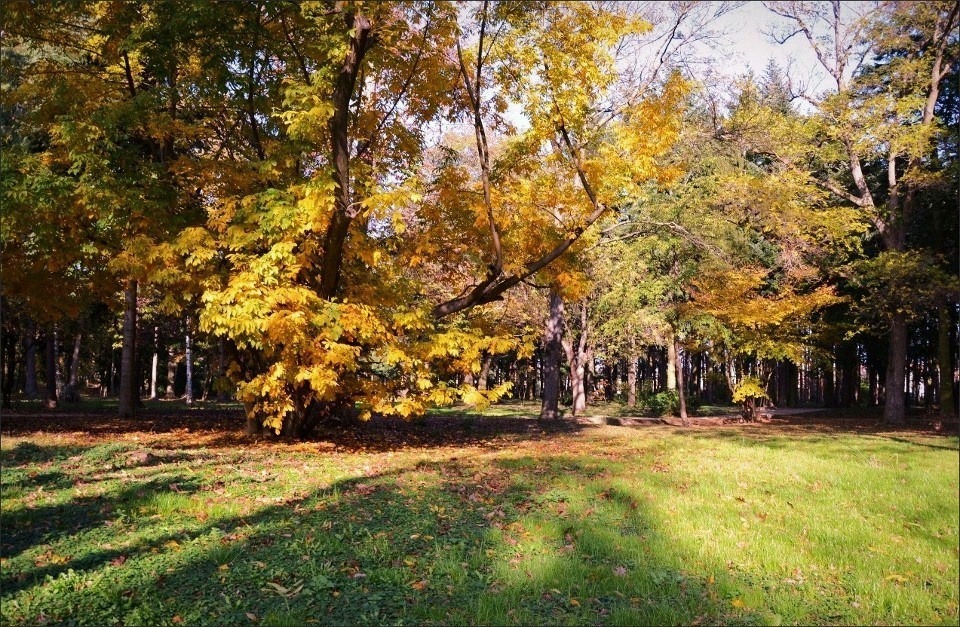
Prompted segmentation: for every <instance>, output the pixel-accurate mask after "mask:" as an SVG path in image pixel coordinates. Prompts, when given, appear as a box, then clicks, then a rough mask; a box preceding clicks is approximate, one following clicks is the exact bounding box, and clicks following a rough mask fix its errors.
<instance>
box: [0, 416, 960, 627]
mask: <svg viewBox="0 0 960 627" xmlns="http://www.w3.org/2000/svg"><path fill="white" fill-rule="evenodd" d="M493 411H498V410H497V409H494V410H493ZM499 411H510V410H505V409H504V408H499ZM507 415H508V416H510V415H514V414H509V413H508V414H507ZM507 419H509V418H507ZM38 420H39V419H38ZM435 420H437V421H440V422H439V423H438V424H439V427H438V428H442V429H446V433H445V439H444V441H443V442H439V443H432V444H428V445H427V444H425V445H422V446H413V447H406V446H397V445H392V444H389V442H388V443H386V444H385V443H384V441H377V442H372V443H370V446H364V445H363V443H362V442H361V443H359V444H356V445H349V446H347V445H343V444H342V443H338V442H331V441H316V442H310V443H306V444H280V443H256V442H245V441H243V439H242V438H235V439H233V440H225V439H224V438H222V437H219V436H214V435H213V434H205V433H202V432H198V431H197V430H196V429H194V430H187V429H186V428H177V429H173V430H170V431H167V432H160V433H148V432H145V431H144V432H130V433H123V434H121V435H112V436H110V437H105V436H96V437H94V436H91V434H90V433H89V432H87V431H76V432H70V431H64V432H61V433H56V434H38V433H37V434H24V433H19V434H18V435H5V436H4V438H3V442H2V465H3V474H2V493H0V496H2V529H3V537H2V540H0V552H2V563H0V565H2V581H0V584H2V600H3V603H2V621H3V623H4V624H11V623H36V622H38V621H39V622H61V621H62V622H75V623H82V624H97V625H102V624H114V623H118V622H119V623H123V624H125V625H137V624H157V623H161V624H176V623H184V624H303V623H340V624H354V623H358V622H360V623H383V622H387V623H482V624H491V623H493V624H514V623H516V624H541V623H551V624H560V623H563V624H583V623H590V624H594V623H603V624H615V625H616V624H637V623H645V624H648V623H683V624H689V623H698V622H703V623H733V624H781V623H782V624H788V623H846V624H849V623H921V624H957V622H958V606H957V601H958V583H957V581H958V576H960V572H958V526H960V520H958V518H960V514H958V500H960V495H958V473H960V468H958V451H957V446H958V442H957V438H956V437H944V436H931V435H919V434H916V433H880V432H872V433H855V432H827V431H824V430H820V429H792V428H788V427H787V426H784V425H778V424H773V425H759V426H742V427H741V426H737V427H723V428H716V427H713V428H691V429H677V428H673V427H667V426H651V427H642V428H625V427H608V426H604V427H581V428H568V429H562V430H548V431H541V430H540V428H539V427H538V426H537V425H535V424H534V423H533V422H532V421H531V422H530V423H529V424H528V425H524V427H523V428H522V429H513V430H504V431H503V432H498V431H497V429H496V428H493V429H489V428H486V427H489V424H488V423H490V422H493V421H497V420H505V419H504V418H468V419H466V420H464V419H454V418H438V419H435ZM484 421H486V422H484ZM239 425H240V419H239V418H238V419H237V426H238V427H239ZM454 425H459V426H457V427H456V428H455V427H454ZM481 427H484V428H481Z"/></svg>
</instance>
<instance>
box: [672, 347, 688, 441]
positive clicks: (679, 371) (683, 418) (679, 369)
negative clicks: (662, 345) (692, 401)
mask: <svg viewBox="0 0 960 627" xmlns="http://www.w3.org/2000/svg"><path fill="white" fill-rule="evenodd" d="M672 335H673V356H674V360H673V367H674V369H675V371H676V375H677V393H678V395H679V396H680V422H682V423H683V425H684V426H689V425H690V420H689V419H688V418H687V393H686V391H685V390H684V389H683V388H684V385H683V381H684V378H683V360H682V359H680V358H679V357H680V340H679V339H678V338H677V334H676V333H673V334H672Z"/></svg>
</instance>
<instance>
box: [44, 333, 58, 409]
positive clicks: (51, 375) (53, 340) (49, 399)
mask: <svg viewBox="0 0 960 627" xmlns="http://www.w3.org/2000/svg"><path fill="white" fill-rule="evenodd" d="M45 357H46V359H47V395H46V399H45V403H44V404H45V406H46V407H48V408H51V409H52V408H55V407H56V406H57V336H56V334H55V333H54V330H53V326H52V325H51V326H50V327H49V328H48V329H47V348H46V355H45Z"/></svg>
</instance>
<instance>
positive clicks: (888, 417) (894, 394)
mask: <svg viewBox="0 0 960 627" xmlns="http://www.w3.org/2000/svg"><path fill="white" fill-rule="evenodd" d="M887 358H888V362H887V378H886V381H885V387H886V398H885V400H884V404H883V419H884V421H885V422H886V423H887V424H892V425H902V424H904V423H905V422H906V420H907V413H906V407H905V405H904V398H903V397H904V392H903V383H904V371H905V366H906V361H907V323H906V320H905V319H904V316H903V314H895V315H894V317H893V320H892V321H891V322H890V338H889V348H888V354H887Z"/></svg>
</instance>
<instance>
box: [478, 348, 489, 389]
mask: <svg viewBox="0 0 960 627" xmlns="http://www.w3.org/2000/svg"><path fill="white" fill-rule="evenodd" d="M492 363H493V355H491V354H489V353H484V354H483V358H482V360H481V361H480V376H478V377H477V389H478V390H486V389H487V378H488V377H489V376H490V364H492Z"/></svg>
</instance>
